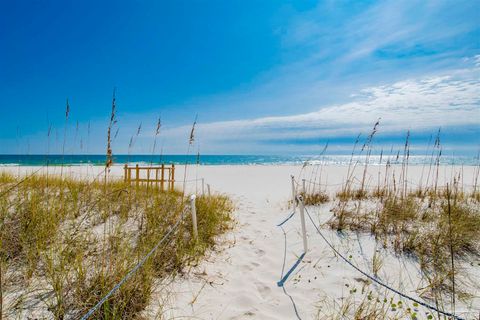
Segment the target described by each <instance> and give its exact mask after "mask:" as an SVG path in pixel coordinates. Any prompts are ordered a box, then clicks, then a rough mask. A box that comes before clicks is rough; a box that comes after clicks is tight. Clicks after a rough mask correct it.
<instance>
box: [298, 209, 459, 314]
mask: <svg viewBox="0 0 480 320" xmlns="http://www.w3.org/2000/svg"><path fill="white" fill-rule="evenodd" d="M305 212H306V213H307V215H308V218H309V219H310V222H312V224H313V226H314V227H315V229H317V232H318V234H319V235H320V236H321V237H322V239H323V240H324V241H325V242H326V243H327V245H328V246H329V247H330V248H331V249H332V250H333V251H334V252H335V253H336V254H337V255H338V256H339V257H340V258H342V260H343V261H345V262H346V263H347V264H349V265H350V266H351V267H353V268H354V269H355V270H357V271H358V272H360V273H361V274H363V275H364V276H365V277H367V278H369V279H370V280H372V281H374V282H375V283H377V284H379V285H380V286H382V287H384V288H386V289H388V290H390V291H392V292H394V293H396V294H398V295H399V296H401V297H403V298H405V299H408V300H411V301H413V302H416V303H418V304H419V305H422V306H424V307H426V308H428V309H430V310H432V311H436V312H438V313H441V314H443V315H445V316H447V317H452V318H454V319H457V320H463V318H461V317H459V316H457V315H455V314H453V313H450V312H446V311H443V310H440V309H438V308H436V307H434V306H431V305H429V304H428V303H426V302H423V301H420V300H418V299H416V298H414V297H411V296H408V295H406V294H405V293H403V292H400V291H398V290H396V289H394V288H392V287H390V286H389V285H387V284H385V283H383V282H382V281H381V280H379V279H378V278H377V277H375V276H372V275H370V274H368V273H366V272H365V271H363V270H361V269H360V268H359V267H357V266H356V265H354V264H353V263H352V262H350V261H349V260H348V259H347V258H346V257H345V256H344V255H342V254H341V253H340V252H339V251H338V250H337V249H336V248H335V247H334V246H333V245H332V244H331V243H330V241H328V239H327V238H326V237H325V236H324V235H323V233H322V232H321V231H320V229H319V228H318V226H317V225H316V224H315V222H314V221H313V219H312V216H311V215H310V213H309V212H308V210H307V208H305Z"/></svg>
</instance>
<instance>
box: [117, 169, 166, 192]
mask: <svg viewBox="0 0 480 320" xmlns="http://www.w3.org/2000/svg"><path fill="white" fill-rule="evenodd" d="M123 170H124V181H125V182H127V183H130V184H132V183H135V185H137V186H138V185H140V184H146V185H147V186H148V185H152V186H159V187H160V189H161V190H173V189H174V187H175V165H174V164H172V165H165V164H162V165H161V166H148V167H140V166H139V165H138V164H137V165H136V166H134V167H129V166H128V165H125V166H124V167H123ZM132 171H133V172H135V174H134V175H133V176H132Z"/></svg>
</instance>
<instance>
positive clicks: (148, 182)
mask: <svg viewBox="0 0 480 320" xmlns="http://www.w3.org/2000/svg"><path fill="white" fill-rule="evenodd" d="M149 185H150V168H147V188H148V186H149Z"/></svg>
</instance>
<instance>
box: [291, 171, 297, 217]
mask: <svg viewBox="0 0 480 320" xmlns="http://www.w3.org/2000/svg"><path fill="white" fill-rule="evenodd" d="M291 178H292V201H293V212H295V210H296V208H297V198H296V194H295V177H294V176H293V175H292V176H291Z"/></svg>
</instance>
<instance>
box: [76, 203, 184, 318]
mask: <svg viewBox="0 0 480 320" xmlns="http://www.w3.org/2000/svg"><path fill="white" fill-rule="evenodd" d="M184 214H185V210H184V211H182V214H181V215H180V217H179V219H178V220H177V222H176V223H175V225H173V227H171V228H170V230H169V231H168V232H167V233H166V234H165V235H164V236H163V237H162V239H160V241H158V242H157V244H156V245H155V246H154V247H153V248H152V249H151V250H150V251H149V252H148V253H147V254H146V255H145V256H144V257H143V258H142V260H140V261H139V262H138V263H137V265H135V267H133V268H132V269H131V270H130V271H129V272H128V273H127V274H126V275H125V277H123V279H122V280H120V281H119V282H118V283H117V284H116V285H115V286H114V287H113V288H112V289H111V290H110V291H109V292H108V293H107V294H106V295H105V296H104V297H103V298H102V299H101V300H100V301H98V303H97V304H96V305H95V306H93V307H92V308H91V309H90V310H88V312H87V313H86V314H85V315H84V316H83V317H82V318H81V320H86V319H88V318H90V317H91V316H92V314H93V313H94V312H95V311H97V310H98V308H100V307H101V306H102V305H103V304H104V303H105V301H107V300H108V298H110V296H111V295H112V294H114V293H115V292H116V291H117V290H118V289H120V287H121V286H122V285H123V284H124V283H125V282H126V281H127V280H128V279H130V278H131V277H132V275H133V274H134V273H135V272H137V270H138V269H140V268H141V267H142V266H143V264H144V263H145V262H146V261H147V259H148V258H149V257H150V256H151V255H152V254H153V253H154V252H155V251H156V250H157V249H158V248H159V247H160V245H161V244H162V243H163V242H164V241H165V240H166V239H167V238H168V237H169V236H170V234H172V232H173V231H174V230H176V229H177V228H178V226H179V225H180V222H182V220H183V216H184Z"/></svg>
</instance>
